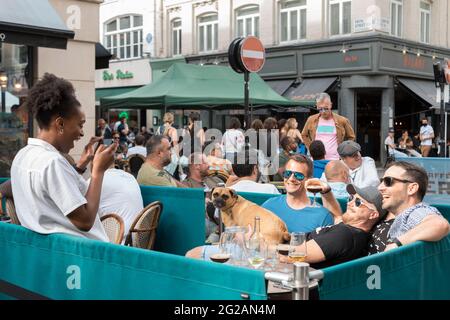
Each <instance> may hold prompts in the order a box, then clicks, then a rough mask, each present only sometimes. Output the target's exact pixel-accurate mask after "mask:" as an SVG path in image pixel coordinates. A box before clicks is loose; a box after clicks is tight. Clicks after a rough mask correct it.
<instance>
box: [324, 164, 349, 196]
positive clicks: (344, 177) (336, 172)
mask: <svg viewBox="0 0 450 320" xmlns="http://www.w3.org/2000/svg"><path fill="white" fill-rule="evenodd" d="M325 177H326V178H327V183H328V185H329V186H330V188H331V191H332V192H333V194H334V196H335V197H336V198H345V199H348V197H349V194H348V192H347V184H348V183H349V182H350V173H349V170H348V167H347V166H346V165H345V164H344V163H343V162H342V161H340V160H333V161H330V162H329V163H328V164H327V165H326V166H325Z"/></svg>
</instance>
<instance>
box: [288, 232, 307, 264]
mask: <svg viewBox="0 0 450 320" xmlns="http://www.w3.org/2000/svg"><path fill="white" fill-rule="evenodd" d="M306 257H307V250H306V234H305V233H304V232H292V233H291V242H290V245H289V259H290V260H291V261H292V262H305V261H306Z"/></svg>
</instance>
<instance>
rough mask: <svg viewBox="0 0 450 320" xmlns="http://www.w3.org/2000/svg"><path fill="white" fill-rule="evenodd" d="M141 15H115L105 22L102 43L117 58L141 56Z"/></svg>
mask: <svg viewBox="0 0 450 320" xmlns="http://www.w3.org/2000/svg"><path fill="white" fill-rule="evenodd" d="M142 32H143V21H142V16H138V15H130V16H125V17H117V18H114V20H112V21H110V22H108V23H106V24H105V39H104V45H105V47H106V48H107V49H108V50H109V52H111V54H113V55H115V57H116V58H117V59H132V58H140V57H141V56H142V47H143V41H142Z"/></svg>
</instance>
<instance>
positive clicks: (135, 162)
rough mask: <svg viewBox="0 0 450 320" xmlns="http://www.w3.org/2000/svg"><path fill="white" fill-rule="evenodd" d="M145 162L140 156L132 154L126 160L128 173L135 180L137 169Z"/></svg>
mask: <svg viewBox="0 0 450 320" xmlns="http://www.w3.org/2000/svg"><path fill="white" fill-rule="evenodd" d="M144 162H145V157H144V156H143V155H142V154H132V155H131V156H130V157H129V158H128V169H129V171H130V173H131V174H132V175H133V176H134V177H135V178H137V175H138V172H139V169H141V166H142V165H143V164H144Z"/></svg>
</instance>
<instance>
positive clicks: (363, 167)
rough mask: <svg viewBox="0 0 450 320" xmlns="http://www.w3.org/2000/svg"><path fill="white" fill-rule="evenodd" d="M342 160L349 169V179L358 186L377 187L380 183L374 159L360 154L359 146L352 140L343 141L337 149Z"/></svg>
mask: <svg viewBox="0 0 450 320" xmlns="http://www.w3.org/2000/svg"><path fill="white" fill-rule="evenodd" d="M337 151H338V153H339V156H340V157H341V159H342V161H343V162H344V163H345V164H346V165H347V167H348V168H349V170H350V179H351V182H352V183H353V184H355V185H356V186H358V187H359V188H364V187H367V186H373V187H377V186H378V184H379V183H380V180H379V179H378V172H377V168H376V166H375V161H374V160H373V159H372V158H370V157H363V156H361V146H360V145H359V144H358V143H356V142H354V141H344V142H342V143H341V144H340V145H339V146H338V149H337Z"/></svg>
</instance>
